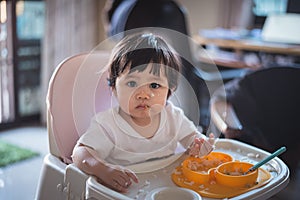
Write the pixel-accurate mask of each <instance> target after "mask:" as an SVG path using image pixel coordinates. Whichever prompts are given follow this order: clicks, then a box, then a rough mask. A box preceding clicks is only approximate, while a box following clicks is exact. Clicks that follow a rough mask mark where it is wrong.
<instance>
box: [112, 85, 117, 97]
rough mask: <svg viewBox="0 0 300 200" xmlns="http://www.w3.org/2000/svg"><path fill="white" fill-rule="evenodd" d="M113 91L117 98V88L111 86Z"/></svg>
mask: <svg viewBox="0 0 300 200" xmlns="http://www.w3.org/2000/svg"><path fill="white" fill-rule="evenodd" d="M111 91H112V93H113V95H114V96H115V97H117V90H116V87H115V86H111Z"/></svg>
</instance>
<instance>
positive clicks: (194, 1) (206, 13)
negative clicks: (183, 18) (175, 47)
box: [177, 0, 222, 35]
mask: <svg viewBox="0 0 300 200" xmlns="http://www.w3.org/2000/svg"><path fill="white" fill-rule="evenodd" d="M220 1H222V0H209V1H207V0H177V2H178V3H179V4H181V5H183V6H184V7H185V8H186V11H187V14H188V19H187V20H188V23H189V28H190V34H191V35H194V34H197V33H198V32H199V30H200V29H210V28H215V27H216V26H218V24H219V23H220V19H219V16H220V15H218V13H220V10H219V9H220V8H221V6H220Z"/></svg>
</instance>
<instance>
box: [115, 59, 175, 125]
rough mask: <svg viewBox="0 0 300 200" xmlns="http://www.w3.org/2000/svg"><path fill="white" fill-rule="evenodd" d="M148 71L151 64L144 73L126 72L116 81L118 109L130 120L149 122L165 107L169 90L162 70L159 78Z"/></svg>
mask: <svg viewBox="0 0 300 200" xmlns="http://www.w3.org/2000/svg"><path fill="white" fill-rule="evenodd" d="M150 70H151V64H149V65H148V66H147V68H146V69H145V70H144V71H141V72H139V71H134V72H132V73H129V72H128V71H127V72H124V73H123V74H121V75H120V76H119V77H118V78H117V79H116V86H115V94H116V96H117V99H118V102H119V105H120V108H121V109H122V111H124V112H125V113H126V114H128V115H130V117H131V118H132V119H139V120H142V119H145V120H149V117H150V118H151V117H153V116H154V115H157V114H159V113H160V112H161V110H162V109H163V107H164V106H165V105H166V101H167V95H168V90H169V88H168V80H167V77H166V75H165V74H164V72H163V70H161V72H160V75H159V76H156V75H154V74H152V73H151V72H150Z"/></svg>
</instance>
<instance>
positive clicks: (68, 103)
mask: <svg viewBox="0 0 300 200" xmlns="http://www.w3.org/2000/svg"><path fill="white" fill-rule="evenodd" d="M109 56H110V52H105V51H103V52H102V51H101V52H93V53H87V54H80V55H75V56H72V57H70V58H67V59H66V60H64V61H63V62H61V63H60V64H59V66H58V67H57V68H56V70H55V71H54V73H53V75H52V77H51V80H50V83H49V89H48V95H47V128H48V138H49V154H48V155H46V156H45V158H44V163H43V167H42V170H41V175H40V180H39V184H38V187H37V192H36V199H37V200H52V199H55V200H63V199H74V200H79V199H124V200H130V199H131V200H132V198H129V196H126V195H123V194H121V193H118V192H115V191H113V190H111V189H109V188H107V187H105V186H103V185H101V184H99V183H98V182H97V181H96V179H95V178H94V177H92V176H89V175H87V174H85V173H83V172H82V171H81V170H79V169H78V168H77V167H76V166H75V165H74V164H72V159H71V154H72V150H73V148H74V146H75V144H76V142H77V140H78V138H79V137H80V136H81V135H82V134H83V133H84V132H85V130H86V129H87V128H88V126H89V124H90V119H91V118H92V116H94V115H95V113H96V112H100V111H102V110H106V109H108V108H110V107H111V106H114V105H115V104H116V101H114V99H113V96H112V94H111V91H110V88H109V86H108V84H107V80H106V77H107V76H102V75H101V73H102V72H103V73H105V72H107V70H106V68H105V66H106V65H107V63H108V60H109ZM103 70H104V71H103ZM180 81H182V80H180ZM183 82H184V80H183ZM188 87H190V86H189V85H185V83H183V86H182V85H179V88H178V89H177V90H176V92H175V94H174V95H172V98H171V99H170V100H171V101H172V102H173V103H174V104H175V105H177V106H179V107H181V108H182V109H183V110H184V111H185V113H186V114H187V115H188V116H190V118H191V119H192V120H193V121H194V123H195V124H197V122H199V121H198V117H199V109H195V107H196V105H195V104H191V103H196V102H192V100H191V99H194V98H196V96H194V97H191V95H190V94H191V93H189V92H190V91H187V90H188V89H189V88H188ZM190 89H191V87H190ZM91 91H92V92H91ZM186 92H187V93H186ZM186 94H189V96H186ZM173 97H174V98H173ZM186 97H189V98H186ZM185 100H187V101H186V102H184V101H185ZM191 105H192V106H191ZM233 146H236V149H244V150H243V151H244V152H247V151H250V152H258V153H260V154H261V155H262V156H267V155H268V154H269V153H268V152H265V151H263V150H260V149H257V148H255V147H252V146H250V145H246V144H243V143H241V142H237V141H233V140H230V139H220V140H218V142H217V143H216V148H221V149H223V148H228V149H232V148H233ZM179 156H180V155H179ZM179 156H178V155H175V156H174V157H172V158H171V159H169V160H168V159H163V160H162V161H159V162H156V161H153V162H152V163H151V164H150V165H149V163H146V164H144V165H143V166H144V167H145V166H148V168H149V166H150V167H151V170H152V171H153V169H154V170H156V171H155V173H157V175H156V177H159V178H153V177H152V176H150V177H149V176H148V174H152V172H151V173H145V174H139V179H140V180H144V181H145V180H150V179H153V180H151V182H152V184H151V185H152V186H151V187H149V188H148V189H149V190H151V189H154V188H156V187H162V186H174V183H173V182H172V181H171V180H170V177H169V175H168V176H166V174H165V172H164V171H165V170H166V168H168V169H169V170H171V171H172V170H173V169H174V168H175V167H176V166H178V165H179V164H180V159H178V157H179ZM273 164H274V166H276V167H277V169H279V170H278V175H277V176H276V177H274V178H273V179H272V180H271V181H270V183H269V184H267V185H266V186H264V187H262V188H259V189H256V190H254V191H250V192H248V193H245V194H243V195H240V196H237V197H235V198H233V199H259V198H264V197H265V198H267V197H270V196H271V195H272V194H275V193H277V192H278V191H280V190H281V189H283V188H284V187H285V186H286V185H287V183H288V180H289V170H288V168H287V166H286V165H285V164H284V163H283V162H282V161H281V160H280V159H278V158H276V159H275V161H273ZM153 166H155V167H153ZM139 167H141V166H139ZM152 168H153V169H152ZM158 169H162V170H158ZM149 178H150V179H149ZM132 187H135V188H132V189H133V190H134V191H135V192H136V191H137V192H138V191H139V188H138V187H139V186H138V185H136V186H132Z"/></svg>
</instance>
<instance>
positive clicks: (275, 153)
mask: <svg viewBox="0 0 300 200" xmlns="http://www.w3.org/2000/svg"><path fill="white" fill-rule="evenodd" d="M285 151H286V147H281V148H280V149H278V150H277V151H275V152H274V153H272V154H271V155H269V156H268V157H266V158H265V159H263V160H261V161H259V162H258V163H256V164H255V165H253V166H252V167H250V169H248V171H246V172H245V173H244V174H247V173H249V172H252V171H254V170H256V169H257V168H259V167H260V166H262V165H263V164H265V163H267V162H268V161H270V160H272V159H273V158H275V157H276V156H278V155H280V154H282V153H283V152H285Z"/></svg>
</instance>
